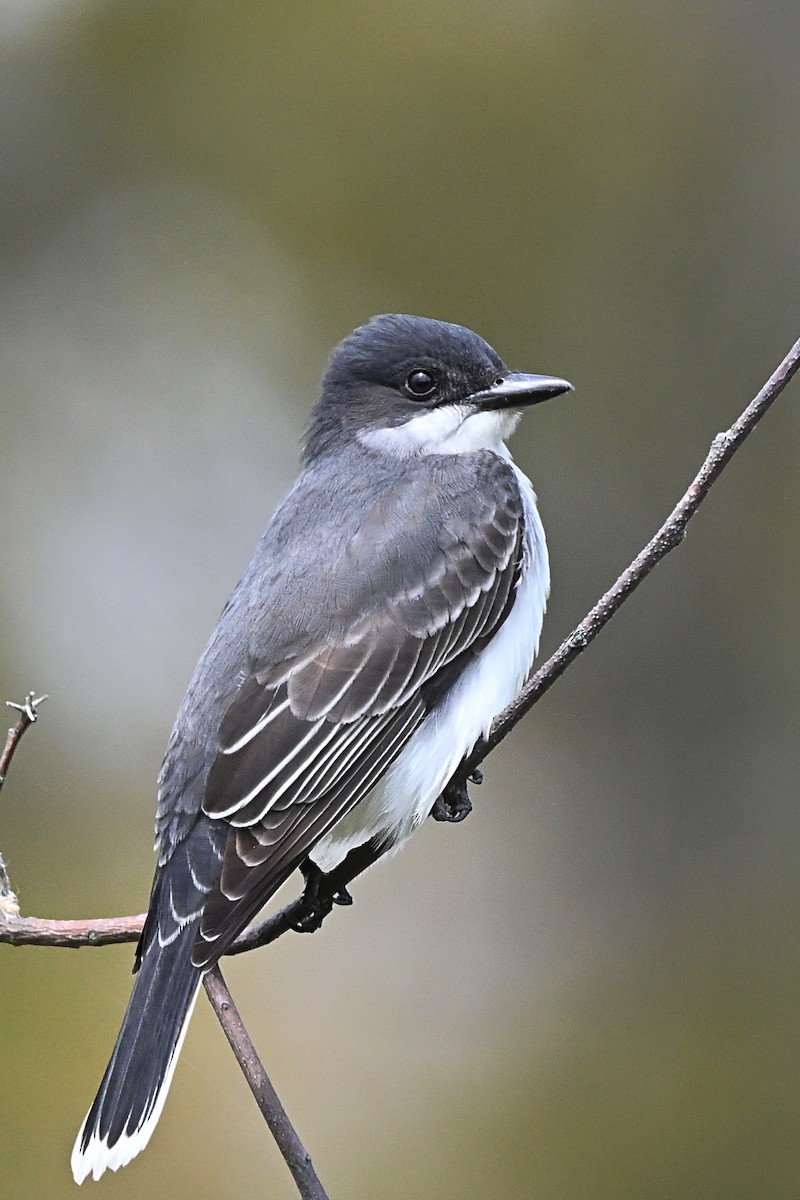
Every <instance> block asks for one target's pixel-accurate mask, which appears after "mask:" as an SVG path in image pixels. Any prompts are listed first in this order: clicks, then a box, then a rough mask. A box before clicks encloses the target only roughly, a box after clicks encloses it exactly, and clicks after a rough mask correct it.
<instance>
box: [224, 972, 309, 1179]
mask: <svg viewBox="0 0 800 1200" xmlns="http://www.w3.org/2000/svg"><path fill="white" fill-rule="evenodd" d="M203 986H204V987H205V989H206V994H207V996H208V998H209V1000H210V1001H211V1006H212V1008H213V1009H214V1012H215V1013H216V1014H217V1018H218V1019H219V1023H220V1025H221V1026H222V1028H223V1029H224V1030H225V1036H226V1037H227V1039H228V1041H229V1043H230V1046H231V1049H232V1050H233V1053H234V1055H235V1056H236V1061H237V1062H238V1064H239V1066H240V1067H241V1068H242V1073H243V1075H244V1077H245V1079H246V1080H247V1083H248V1085H249V1087H250V1091H251V1092H252V1093H253V1096H254V1097H255V1101H256V1104H257V1105H258V1107H259V1108H260V1110H261V1115H262V1116H263V1118H264V1120H265V1121H266V1123H267V1125H268V1126H269V1130H270V1133H271V1134H272V1136H273V1137H274V1139H275V1141H276V1142H277V1145H278V1149H279V1150H280V1152H281V1154H282V1155H283V1157H284V1160H285V1162H286V1165H287V1167H288V1168H289V1170H290V1171H291V1173H292V1178H293V1179H294V1181H295V1183H296V1185H297V1190H298V1192H299V1193H300V1195H301V1196H302V1198H303V1200H328V1195H327V1192H326V1191H325V1189H324V1188H323V1186H322V1184H321V1183H320V1180H319V1177H318V1176H317V1173H316V1171H315V1170H314V1167H313V1165H312V1162H311V1155H310V1154H309V1153H308V1151H307V1150H306V1148H305V1146H304V1145H303V1143H302V1142H301V1141H300V1138H299V1137H298V1136H297V1132H296V1131H295V1128H294V1126H293V1125H292V1123H291V1121H290V1120H289V1117H288V1115H287V1113H286V1109H285V1108H284V1107H283V1105H282V1104H281V1101H280V1097H279V1096H278V1093H277V1092H276V1091H275V1088H274V1087H273V1086H272V1083H271V1081H270V1078H269V1076H268V1075H267V1072H266V1071H265V1070H264V1064H263V1063H262V1062H261V1059H260V1058H259V1057H258V1053H257V1051H256V1048H255V1046H254V1045H253V1043H252V1041H251V1039H250V1034H249V1033H248V1032H247V1030H246V1029H245V1026H244V1022H243V1021H242V1018H241V1017H240V1016H239V1012H238V1010H237V1008H236V1005H235V1004H234V1002H233V997H232V996H231V994H230V992H229V991H228V985H227V984H226V982H225V980H224V979H223V977H222V972H221V971H220V969H219V967H218V966H217V967H214V968H212V970H210V971H209V972H208V974H207V975H204V976H203Z"/></svg>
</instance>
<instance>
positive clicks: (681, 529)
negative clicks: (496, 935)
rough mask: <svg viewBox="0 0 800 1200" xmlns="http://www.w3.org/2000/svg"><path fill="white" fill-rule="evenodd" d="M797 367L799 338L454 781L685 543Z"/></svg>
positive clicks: (492, 745) (463, 776) (468, 772)
mask: <svg viewBox="0 0 800 1200" xmlns="http://www.w3.org/2000/svg"><path fill="white" fill-rule="evenodd" d="M798 367H800V339H798V340H797V341H796V342H795V344H794V345H793V346H792V348H791V350H790V351H789V353H788V354H787V355H786V357H785V358H784V360H783V362H782V363H781V364H780V366H779V367H777V368H776V370H775V371H774V372H773V373H772V375H771V376H770V378H769V379H768V380H767V382H766V383H765V384H764V386H763V387H762V388H761V390H760V391H759V392H758V394H757V395H756V396H755V398H754V399H753V400H752V401H751V402H750V404H748V406H747V408H746V409H745V410H744V412H743V413H742V414H741V416H740V417H739V418H738V420H736V421H735V422H734V423H733V425H731V427H730V429H728V430H726V431H725V433H718V434H717V436H716V437H715V438H714V440H713V442H712V443H711V449H710V450H709V452H708V454H707V455H706V458H705V461H704V462H703V465H702V466H701V468H700V470H699V471H698V472H697V474H696V475H695V477H694V479H693V480H692V482H691V483H690V485H689V487H688V488H687V489H686V491H685V492H684V494H683V496H681V498H680V500H679V501H678V503H677V504H676V505H675V507H674V509H673V510H672V512H671V513H670V515H669V516H668V517H667V519H666V521H665V522H664V524H663V525H662V526H661V528H660V529H659V531H658V533H657V534H656V535H655V537H653V538H651V539H650V541H649V542H648V543H647V545H646V546H645V547H644V549H643V550H642V551H641V552H640V553H639V554H637V556H636V558H635V559H634V560H633V562H632V563H631V564H630V566H629V567H627V568H626V569H625V570H624V571H623V572H622V574H621V575H620V577H619V579H617V581H616V583H615V584H614V585H613V586H612V587H610V588H609V590H608V591H607V592H606V593H605V595H604V596H601V598H600V599H599V600H598V601H597V603H596V604H595V606H594V608H592V609H591V611H590V612H589V613H587V615H586V616H585V617H584V619H583V620H582V621H581V623H580V625H578V626H577V627H576V628H575V629H573V631H572V633H571V634H570V635H569V637H568V638H566V639H565V640H564V641H563V642H562V643H561V645H560V646H559V648H558V650H556V652H555V654H554V655H553V656H552V657H551V658H549V659H548V660H547V662H546V663H545V664H544V665H543V666H542V667H540V668H539V670H538V671H537V672H536V674H535V675H533V676H532V677H531V679H530V680H529V682H528V683H527V684H526V686H525V687H524V688H523V690H522V691H521V692H520V694H519V696H517V698H516V700H514V701H513V702H512V703H511V704H509V706H508V708H506V709H505V710H504V711H503V712H502V713H500V715H499V717H497V718H496V719H495V721H494V723H493V724H492V728H491V729H490V731H489V736H488V737H487V738H485V739H481V741H479V742H478V743H477V745H476V746H475V748H474V750H473V751H472V753H471V754H470V755H469V756H468V757H467V758H465V759H464V761H463V762H462V763H461V765H460V766H459V768H458V770H457V772H456V774H455V776H454V778H455V779H457V780H465V779H467V778H468V777H469V776H470V775H471V774H472V772H473V771H474V770H475V768H476V767H477V766H478V765H479V763H482V762H483V760H484V759H485V758H486V756H487V754H489V753H490V752H491V751H492V750H494V748H495V747H496V746H499V744H500V742H502V740H503V738H504V737H506V735H507V734H509V733H510V732H511V730H512V729H513V728H514V726H515V725H516V724H517V722H518V721H520V720H521V719H522V718H523V717H524V716H525V714H526V713H527V712H529V711H530V709H531V708H533V706H534V704H536V702H537V701H538V700H540V699H541V698H542V696H543V695H544V694H545V692H546V691H548V689H549V688H551V687H552V685H553V684H554V683H555V681H556V680H557V679H558V677H559V676H560V675H563V673H564V671H566V669H567V667H568V666H570V664H571V663H573V662H574V661H575V659H576V658H577V657H578V655H579V654H582V653H583V651H584V650H585V649H586V647H587V646H588V645H589V643H590V642H592V641H594V639H595V638H596V637H597V635H598V633H599V632H600V630H601V629H602V628H603V626H604V625H605V624H606V623H607V622H608V621H610V620H611V618H612V617H613V616H614V613H615V612H617V610H618V609H619V608H620V606H621V605H622V604H623V603H624V602H625V601H626V600H627V599H628V597H629V596H630V595H631V593H632V592H634V591H635V590H636V588H637V587H638V586H639V584H640V583H641V582H642V580H643V579H644V578H645V576H647V575H649V574H650V572H651V571H652V570H653V568H654V567H656V566H657V565H658V563H660V562H661V560H662V558H666V556H667V555H668V554H669V552H670V551H671V550H674V549H675V547H676V546H679V545H680V544H681V542H682V541H683V539H684V537H685V536H686V526H687V525H688V524H689V521H690V520H691V518H692V517H693V516H694V514H695V513H696V512H697V510H698V508H699V507H700V505H701V504H702V502H703V501H704V500H705V498H706V496H707V495H708V493H709V491H710V490H711V486H712V484H714V483H715V482H716V480H717V479H718V478H719V476H720V475H721V474H722V472H723V470H724V469H725V467H726V466H727V465H728V463H729V462H730V461H731V459H732V458H733V456H734V454H735V453H736V451H737V450H738V449H739V447H740V446H741V445H742V443H743V442H744V440H745V438H747V437H748V436H749V435H750V434H751V433H752V432H753V430H754V429H755V427H756V425H757V424H758V422H759V421H760V420H761V418H762V417H763V416H764V414H765V413H766V411H767V409H768V408H770V406H771V405H772V404H773V402H774V401H775V400H777V398H778V396H779V395H780V394H781V392H782V391H783V389H784V388H785V387H786V385H787V383H788V382H789V380H790V379H791V378H792V376H793V375H794V374H795V373H796V371H797V369H798Z"/></svg>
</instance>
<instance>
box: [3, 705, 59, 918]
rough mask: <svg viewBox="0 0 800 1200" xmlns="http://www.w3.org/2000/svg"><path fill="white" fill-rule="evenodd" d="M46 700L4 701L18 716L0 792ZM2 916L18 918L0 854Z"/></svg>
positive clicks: (5, 756) (8, 745)
mask: <svg viewBox="0 0 800 1200" xmlns="http://www.w3.org/2000/svg"><path fill="white" fill-rule="evenodd" d="M46 699H47V696H37V695H36V693H35V692H28V695H27V696H26V697H25V699H24V701H23V702H22V704H15V703H14V701H13V700H6V705H7V707H8V708H15V709H16V710H17V712H18V713H19V716H18V717H17V720H16V723H15V724H14V725H12V726H11V728H10V729H9V731H8V736H7V738H6V744H5V747H4V748H3V753H2V754H0V791H2V788H3V784H4V783H5V781H6V775H7V774H8V768H9V767H10V766H11V760H12V758H13V757H14V752H15V751H16V749H17V746H18V745H19V744H20V742H21V741H22V735H23V734H24V733H25V730H26V729H30V727H31V725H33V724H34V722H35V721H36V718H37V717H38V715H39V714H38V713H37V711H36V709H37V708H38V706H39V705H40V704H41V703H42V702H43V701H44V700H46ZM4 915H5V916H11V917H16V916H19V901H18V900H17V897H16V896H15V895H14V891H13V889H12V887H11V881H10V879H9V878H8V868H7V867H6V863H5V859H4V858H3V855H2V854H0V916H4Z"/></svg>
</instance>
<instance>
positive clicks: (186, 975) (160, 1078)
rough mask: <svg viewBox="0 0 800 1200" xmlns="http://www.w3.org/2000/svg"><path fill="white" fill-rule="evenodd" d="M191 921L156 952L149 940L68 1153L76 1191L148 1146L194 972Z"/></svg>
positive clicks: (193, 988) (193, 989)
mask: <svg viewBox="0 0 800 1200" xmlns="http://www.w3.org/2000/svg"><path fill="white" fill-rule="evenodd" d="M196 931H197V921H196V920H195V921H190V922H189V923H188V924H187V925H185V926H184V927H183V929H180V930H177V929H176V930H175V937H174V940H173V941H171V942H169V943H168V944H167V945H164V946H162V945H161V943H160V941H159V938H158V934H157V933H155V932H154V936H151V937H150V938H149V941H148V944H147V946H146V948H145V950H144V954H143V955H142V959H141V965H140V968H139V973H138V975H137V977H136V982H135V983H134V986H133V992H132V993H131V998H130V1001H129V1002H128V1008H127V1011H126V1013H125V1018H124V1020H123V1022H122V1028H121V1029H120V1031H119V1036H118V1038H117V1044H116V1046H115V1047H114V1053H113V1054H112V1055H111V1061H110V1062H109V1064H108V1067H107V1068H106V1073H105V1075H104V1076H103V1082H102V1083H101V1084H100V1090H99V1092H98V1093H97V1096H96V1098H95V1102H94V1104H93V1105H92V1107H91V1108H90V1109H89V1112H88V1114H87V1117H86V1120H85V1121H84V1123H83V1125H82V1126H81V1131H80V1133H79V1134H78V1138H77V1141H76V1142H75V1148H74V1150H73V1151H72V1159H71V1163H72V1173H73V1175H74V1176H75V1181H76V1183H83V1181H84V1179H85V1178H86V1176H87V1175H89V1174H91V1175H92V1176H93V1178H94V1179H99V1178H100V1176H101V1175H102V1174H103V1171H105V1170H106V1168H109V1167H110V1168H111V1170H112V1171H116V1170H117V1168H118V1167H122V1166H124V1165H125V1163H127V1162H130V1160H131V1159H132V1158H133V1157H134V1156H135V1155H137V1154H138V1153H139V1151H140V1150H143V1149H144V1147H145V1146H146V1145H147V1143H148V1141H149V1140H150V1135H151V1134H152V1132H153V1130H154V1128H155V1126H156V1122H157V1121H158V1118H159V1116H160V1115H161V1109H162V1108H163V1106H164V1101H165V1099H166V1097H167V1092H168V1091H169V1085H170V1083H171V1082H172V1075H173V1072H174V1070H175V1063H176V1061H177V1058H178V1053H179V1051H180V1048H181V1043H182V1041H183V1036H184V1034H185V1032H186V1027H187V1025H188V1023H189V1017H190V1016H191V1012H192V1007H193V1005H194V1001H195V998H196V996H197V989H198V987H199V986H200V980H201V978H202V972H201V971H199V970H198V969H197V967H195V966H193V965H192V945H193V943H194V939H195V934H196Z"/></svg>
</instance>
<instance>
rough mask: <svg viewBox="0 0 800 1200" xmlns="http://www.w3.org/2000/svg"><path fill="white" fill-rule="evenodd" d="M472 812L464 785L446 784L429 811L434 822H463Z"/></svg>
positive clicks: (470, 802)
mask: <svg viewBox="0 0 800 1200" xmlns="http://www.w3.org/2000/svg"><path fill="white" fill-rule="evenodd" d="M471 812H472V801H471V800H470V798H469V795H468V793H467V785H466V783H453V782H452V781H451V782H450V783H448V785H447V787H446V788H445V789H444V791H443V792H442V794H441V796H439V797H437V800H436V803H435V804H434V806H433V808H432V809H431V816H432V817H433V819H434V821H449V822H451V823H456V822H458V821H463V820H464V818H465V817H468V816H469V814H470V813H471Z"/></svg>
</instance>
